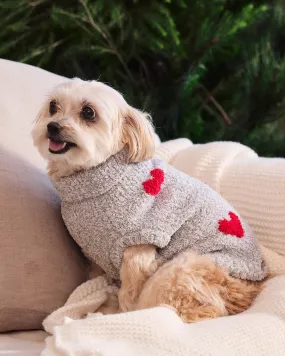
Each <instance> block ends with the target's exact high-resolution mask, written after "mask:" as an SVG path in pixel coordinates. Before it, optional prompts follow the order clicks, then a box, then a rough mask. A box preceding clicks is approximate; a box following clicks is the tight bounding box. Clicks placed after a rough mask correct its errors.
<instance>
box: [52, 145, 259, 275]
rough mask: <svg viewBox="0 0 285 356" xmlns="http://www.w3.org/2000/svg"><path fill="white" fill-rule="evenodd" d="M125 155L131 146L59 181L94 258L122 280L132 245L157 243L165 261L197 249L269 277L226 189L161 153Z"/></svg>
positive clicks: (235, 271)
mask: <svg viewBox="0 0 285 356" xmlns="http://www.w3.org/2000/svg"><path fill="white" fill-rule="evenodd" d="M125 161H126V160H125V151H124V150H123V151H121V152H119V153H118V154H116V155H114V156H112V157H110V158H109V159H108V160H107V161H106V162H104V163H103V164H101V165H99V166H97V167H94V168H91V169H89V170H85V171H81V172H79V173H75V174H73V175H70V176H68V177H64V178H61V179H60V180H58V181H54V182H53V183H54V186H55V188H56V189H57V191H58V193H59V195H60V197H61V199H62V216H63V219H64V222H65V224H66V226H67V228H68V230H69V232H70V234H71V236H72V237H73V238H74V239H75V241H76V242H77V243H78V244H79V246H80V247H81V248H82V250H83V252H84V253H85V255H86V256H87V257H88V258H89V259H90V260H92V261H95V262H96V263H97V264H98V265H99V266H100V267H101V268H103V269H104V270H105V272H106V273H108V274H109V275H110V276H112V277H113V278H115V279H119V271H120V266H121V262H122V258H123V252H124V250H125V248H126V247H128V246H132V245H137V244H154V245H156V246H157V248H158V253H159V254H160V255H161V256H162V257H164V258H165V260H168V259H171V258H172V257H173V256H175V255H176V254H177V253H179V252H180V251H184V250H187V249H188V250H189V249H191V250H192V251H196V252H197V253H199V254H201V255H208V256H210V257H211V258H212V259H213V260H214V261H215V263H216V264H217V265H219V266H220V267H222V268H225V269H227V270H228V271H229V273H230V274H231V275H232V276H234V277H238V278H242V279H248V280H253V281H256V280H262V279H263V278H264V277H265V264H264V261H263V259H262V256H261V254H260V250H259V248H258V246H257V244H256V241H255V239H254V237H253V235H252V232H251V230H250V229H249V227H248V226H247V224H246V223H245V222H244V221H243V220H242V219H241V217H239V216H238V214H237V212H236V211H235V210H234V209H233V207H231V206H230V205H229V204H228V203H227V202H226V201H225V200H224V199H223V198H222V197H221V196H220V195H218V194H217V193H216V192H214V191H213V190H212V189H211V188H210V187H208V186H207V185H205V184H204V183H202V182H200V181H198V180H196V179H193V178H191V177H190V176H188V175H186V174H184V173H181V172H179V171H177V170H176V169H174V168H172V167H170V166H168V165H167V164H166V163H165V162H163V161H161V160H159V159H152V160H149V161H145V162H142V163H131V164H126V163H125Z"/></svg>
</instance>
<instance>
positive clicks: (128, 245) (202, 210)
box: [32, 78, 266, 323]
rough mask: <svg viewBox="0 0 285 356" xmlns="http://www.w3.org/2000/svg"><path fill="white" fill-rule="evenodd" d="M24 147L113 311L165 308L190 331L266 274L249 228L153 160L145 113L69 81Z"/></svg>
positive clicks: (250, 294)
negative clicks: (106, 287) (54, 194)
mask: <svg viewBox="0 0 285 356" xmlns="http://www.w3.org/2000/svg"><path fill="white" fill-rule="evenodd" d="M32 138H33V142H34V145H35V146H36V148H37V149H38V151H39V152H40V154H41V155H42V157H43V158H44V159H45V160H46V161H47V173H48V175H49V177H50V178H51V180H52V182H53V184H54V186H55V188H56V189H57V191H58V192H59V195H60V196H61V198H62V215H63V219H64V221H65V223H66V226H67V228H68V230H69V232H70V234H71V236H72V237H73V238H74V239H75V241H76V242H77V243H78V244H79V245H80V246H81V248H82V250H83V252H84V253H85V254H86V256H87V257H88V258H89V259H91V261H93V262H94V263H98V264H99V266H100V267H101V268H102V269H103V270H104V271H105V272H107V273H108V274H109V275H111V276H112V277H113V278H115V279H117V280H119V281H120V290H119V296H118V298H119V306H120V310H121V311H124V312H125V311H131V310H139V309H144V308H150V307H155V306H159V305H165V306H168V307H170V308H172V309H174V310H175V311H176V312H177V313H178V315H180V316H181V318H182V319H183V320H184V321H185V322H187V323H191V322H195V321H199V320H203V319H208V318H215V317H219V316H226V315H233V314H237V313H240V312H242V311H244V310H246V309H247V308H248V307H249V306H250V305H251V303H252V301H253V300H254V299H255V297H256V296H257V295H258V293H259V292H260V290H261V288H262V286H263V281H264V279H265V277H266V266H265V263H264V261H263V259H262V256H261V254H260V251H259V248H258V245H257V244H256V242H255V239H254V237H253V236H252V233H251V231H250V228H249V227H248V226H247V225H246V223H245V222H244V221H242V219H241V217H239V215H238V213H237V212H236V211H234V209H233V208H232V207H230V205H229V204H228V203H227V202H225V201H224V200H223V199H222V198H221V197H220V196H219V195H218V194H217V193H215V192H214V191H212V190H211V188H209V187H208V186H206V185H205V184H203V183H202V182H199V181H196V180H194V179H193V178H191V177H189V176H186V175H184V174H183V173H180V172H178V171H175V170H174V169H173V168H171V167H169V166H168V165H167V164H166V163H165V162H162V161H160V160H158V159H154V158H153V157H154V155H155V131H154V128H153V125H152V123H151V118H150V116H149V115H148V114H146V113H143V112H142V111H140V110H137V109H135V108H133V107H131V106H130V105H129V104H128V103H127V102H126V101H125V99H124V98H123V96H122V95H121V94H120V93H119V92H117V91H116V90H115V89H113V88H111V87H110V86H108V85H106V84H103V83H101V82H98V81H83V80H80V79H78V78H75V79H72V80H68V81H66V82H65V83H63V84H60V85H58V86H57V87H56V88H55V89H54V90H52V91H51V93H50V94H49V95H48V97H47V99H46V101H45V103H44V104H43V106H42V108H41V110H40V112H39V114H38V116H37V118H36V121H35V124H34V127H33V130H32ZM124 184H125V185H124ZM110 192H111V193H110ZM191 209H192V210H191ZM83 212H84V213H83ZM190 216H191V218H190ZM194 226H195V228H194ZM204 226H205V228H204ZM207 229H209V232H207V231H208V230H207ZM117 230H118V231H117ZM118 236H120V238H118ZM119 240H120V241H119ZM118 241H119V242H118ZM98 261H99V262H98Z"/></svg>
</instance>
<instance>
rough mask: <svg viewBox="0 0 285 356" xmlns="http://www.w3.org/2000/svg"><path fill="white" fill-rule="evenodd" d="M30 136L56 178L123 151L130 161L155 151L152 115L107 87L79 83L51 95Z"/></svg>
mask: <svg viewBox="0 0 285 356" xmlns="http://www.w3.org/2000/svg"><path fill="white" fill-rule="evenodd" d="M32 137H33V141H34V144H35V146H36V147H37V148H38V150H39V152H40V154H41V155H42V156H43V157H44V158H45V159H46V160H47V161H48V172H49V174H50V175H51V176H53V177H54V178H55V179H56V178H59V177H61V176H64V175H69V174H72V173H74V172H76V171H79V170H82V169H86V168H90V167H93V166H96V165H98V164H100V163H102V162H104V161H105V160H106V159H108V158H109V157H110V156H111V155H113V154H115V153H117V152H118V151H119V150H121V149H122V148H123V147H125V146H126V147H127V149H128V161H129V162H140V161H144V160H146V159H149V158H151V157H152V156H153V154H154V149H155V138H154V130H153V127H152V124H151V122H150V117H149V115H147V114H145V113H142V112H141V111H139V110H137V109H134V108H133V107H131V106H130V105H128V104H127V102H126V101H125V100H124V98H123V97H122V95H121V94H120V93H118V92H117V91H116V90H114V89H112V88H111V87H109V86H108V85H105V84H103V83H100V82H97V81H90V82H87V81H83V80H80V79H77V78H76V79H72V80H69V81H68V82H66V83H64V84H60V85H59V86H57V87H56V88H55V89H54V90H53V91H52V92H51V93H50V95H49V97H48V99H47V100H46V102H45V103H44V105H43V107H42V108H41V110H40V112H39V114H38V117H37V119H36V122H35V125H34V127H33V130H32Z"/></svg>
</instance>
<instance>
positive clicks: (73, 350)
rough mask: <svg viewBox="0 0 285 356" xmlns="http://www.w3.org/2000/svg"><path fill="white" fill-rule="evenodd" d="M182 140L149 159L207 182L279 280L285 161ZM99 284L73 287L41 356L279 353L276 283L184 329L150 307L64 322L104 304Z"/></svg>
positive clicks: (284, 248) (284, 247)
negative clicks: (246, 302) (235, 213)
mask: <svg viewBox="0 0 285 356" xmlns="http://www.w3.org/2000/svg"><path fill="white" fill-rule="evenodd" d="M186 141H187V140H184V141H183V145H185V146H184V149H182V150H181V140H174V141H170V142H166V143H163V144H161V146H160V147H159V148H158V150H157V156H158V157H161V158H163V159H165V160H169V161H170V162H171V163H172V164H173V165H174V166H175V167H177V168H178V169H180V170H183V171H184V172H185V173H188V174H190V175H193V176H195V177H198V178H200V179H201V180H203V181H205V182H208V184H209V182H210V185H211V186H212V188H215V189H216V190H217V191H218V192H220V193H221V194H222V195H223V196H225V197H226V198H227V199H228V200H229V201H230V202H231V203H232V204H233V206H235V207H237V206H239V211H240V213H241V215H242V216H244V217H246V219H247V220H248V222H249V223H250V225H252V224H253V228H254V230H255V233H256V235H257V237H258V238H259V239H260V241H261V242H262V243H264V245H266V246H270V248H272V249H269V248H266V247H264V246H262V253H263V256H264V258H265V261H266V263H267V265H268V270H269V273H274V274H279V275H281V274H285V256H282V255H281V254H279V253H282V254H283V255H285V243H284V242H285V235H284V231H285V219H284V216H285V185H284V177H285V160H284V159H265V158H259V157H257V155H256V154H254V152H252V151H251V150H250V149H248V148H246V147H244V146H242V145H240V144H236V143H233V142H222V143H221V142H215V143H210V144H205V145H192V144H191V142H190V141H189V145H187V142H186ZM187 146H188V147H187ZM233 150H234V151H235V152H236V154H234V155H233V154H232V153H231V152H233ZM228 154H231V157H230V159H228V158H227V155H228ZM214 162H215V164H214ZM225 162H227V163H226V164H225ZM261 172H262V174H261ZM260 175H261V177H260ZM249 212H250V214H249ZM278 252H279V253H278ZM102 278H103V277H100V280H99V281H98V279H97V278H96V279H95V280H92V281H88V282H87V283H85V284H83V285H82V286H80V287H78V290H76V291H75V292H74V297H73V296H71V298H70V300H69V301H70V303H67V304H66V305H65V306H64V307H62V308H61V309H60V310H59V311H56V312H54V313H53V314H51V315H50V316H49V317H48V318H47V319H46V321H45V327H46V330H48V331H50V332H51V331H52V333H53V336H51V337H50V338H48V340H47V344H46V348H45V350H44V352H43V354H42V356H55V355H57V356H60V355H64V356H82V355H86V354H88V355H102V354H103V355H120V354H122V355H125V356H132V355H141V356H144V355H147V356H150V355H151V356H160V355H162V356H168V355H169V356H170V355H171V356H182V355H183V356H184V355H193V356H200V355H209V356H216V355H217V356H220V355H231V356H241V355H242V356H262V355H264V356H266V355H272V356H275V355H276V356H279V355H280V356H281V355H284V354H285V313H284V304H285V287H284V286H285V277H284V276H280V277H277V278H274V279H272V280H269V281H268V282H267V283H266V286H265V288H264V290H263V292H262V293H261V294H260V295H259V297H258V298H257V300H256V301H255V302H254V303H253V305H252V307H250V308H249V310H248V311H247V312H246V313H242V314H240V315H236V316H231V317H226V318H218V319H214V320H209V321H204V322H201V323H197V324H190V325H185V324H183V323H182V322H181V320H180V319H179V318H178V317H177V316H176V315H175V313H173V312H172V311H171V310H168V309H166V308H153V309H149V310H142V311H138V312H132V313H125V314H118V315H109V316H102V315H98V314H92V315H90V318H89V319H84V320H72V319H81V318H83V317H84V316H85V313H86V309H85V305H86V304H87V303H88V304H89V306H88V308H89V309H88V310H87V312H88V311H89V312H92V311H95V310H96V309H97V308H98V306H99V305H101V304H102V302H103V301H105V300H106V298H107V295H108V293H109V289H108V288H109V287H111V288H113V286H112V285H108V283H107V281H106V282H105V283H104V282H103V280H102ZM103 296H105V299H103V298H102V297H103ZM92 303H93V304H92ZM82 309H84V310H83V311H82ZM70 318H72V319H70Z"/></svg>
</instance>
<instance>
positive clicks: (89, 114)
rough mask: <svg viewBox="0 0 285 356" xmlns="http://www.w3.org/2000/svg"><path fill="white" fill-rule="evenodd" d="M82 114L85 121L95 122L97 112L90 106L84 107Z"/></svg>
mask: <svg viewBox="0 0 285 356" xmlns="http://www.w3.org/2000/svg"><path fill="white" fill-rule="evenodd" d="M80 114H81V116H82V117H83V118H84V119H85V120H94V118H95V111H94V110H93V109H92V108H91V107H90V106H84V107H83V108H82V110H81V113H80Z"/></svg>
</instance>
